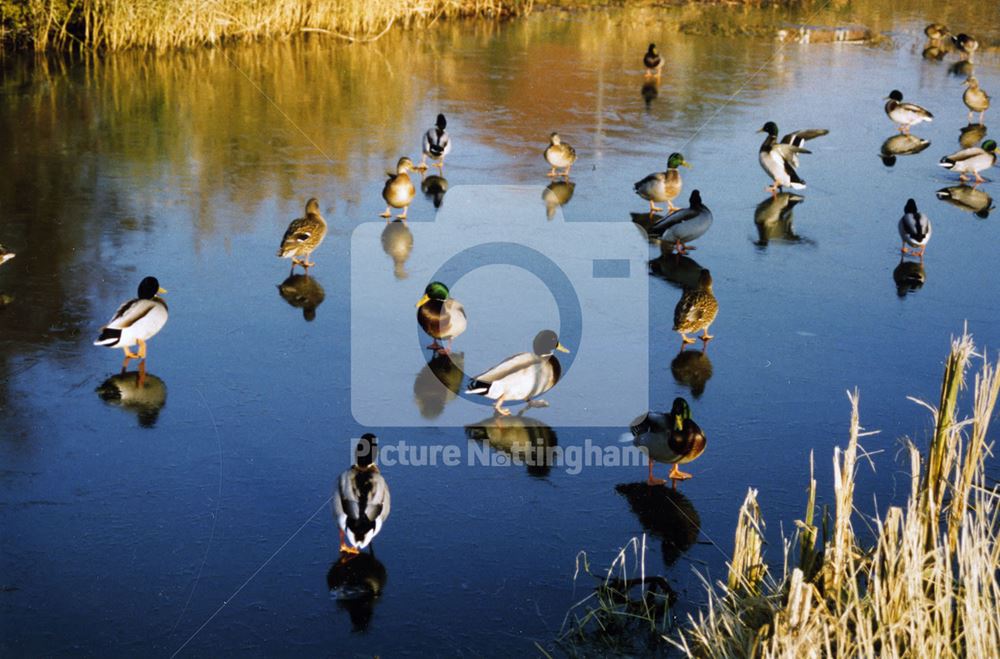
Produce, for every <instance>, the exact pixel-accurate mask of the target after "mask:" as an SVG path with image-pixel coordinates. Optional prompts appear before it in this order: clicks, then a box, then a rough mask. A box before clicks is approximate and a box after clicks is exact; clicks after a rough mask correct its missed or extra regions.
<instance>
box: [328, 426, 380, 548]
mask: <svg viewBox="0 0 1000 659" xmlns="http://www.w3.org/2000/svg"><path fill="white" fill-rule="evenodd" d="M377 451H378V438H376V437H375V435H373V434H371V433H365V434H364V435H362V436H361V439H360V440H359V441H358V444H357V447H355V449H354V465H352V466H351V467H350V468H348V469H347V470H345V471H344V472H343V473H342V474H340V477H339V478H338V479H337V488H336V490H334V493H333V516H334V517H335V518H336V520H337V526H339V527H340V551H341V552H343V553H345V554H357V553H359V552H360V551H361V550H362V549H364V548H365V547H367V546H368V545H369V543H371V541H372V538H374V537H375V536H377V535H378V533H379V531H381V530H382V524H384V523H385V520H386V519H387V518H388V517H389V503H390V497H389V486H388V485H387V484H386V482H385V479H384V478H382V474H381V473H380V472H379V470H378V466H377V465H376V464H375V458H376V453H377ZM345 536H346V537H347V543H345V542H344V537H345ZM348 543H350V544H348Z"/></svg>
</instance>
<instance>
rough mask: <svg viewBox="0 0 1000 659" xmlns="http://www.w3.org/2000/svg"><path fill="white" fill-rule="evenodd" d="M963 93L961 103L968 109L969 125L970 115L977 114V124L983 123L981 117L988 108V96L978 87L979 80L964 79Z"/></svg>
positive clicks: (974, 78)
mask: <svg viewBox="0 0 1000 659" xmlns="http://www.w3.org/2000/svg"><path fill="white" fill-rule="evenodd" d="M964 84H965V87H966V89H965V92H964V93H963V94H962V102H963V103H965V107H967V108H969V123H970V124H971V123H972V115H973V114H974V113H976V112H978V113H979V123H980V124H982V123H983V115H984V114H986V111H987V110H988V109H989V108H990V97H989V94H987V93H986V92H984V91H983V90H982V89H980V87H979V80H978V79H977V78H976V77H975V76H969V77H968V78H966V79H965V83H964Z"/></svg>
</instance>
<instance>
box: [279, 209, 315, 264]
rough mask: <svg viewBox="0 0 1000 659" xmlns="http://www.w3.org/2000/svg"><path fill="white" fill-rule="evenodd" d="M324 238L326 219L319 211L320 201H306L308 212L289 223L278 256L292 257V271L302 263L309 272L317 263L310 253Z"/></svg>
mask: <svg viewBox="0 0 1000 659" xmlns="http://www.w3.org/2000/svg"><path fill="white" fill-rule="evenodd" d="M324 238H326V220H324V219H323V216H322V215H321V214H320V212H319V201H317V200H316V199H315V198H313V199H310V200H309V201H307V202H306V214H305V215H304V216H303V217H300V218H298V219H295V220H292V221H291V222H290V223H289V224H288V229H286V230H285V235H284V236H282V237H281V245H280V246H279V247H278V256H279V257H280V258H283V259H287V258H290V259H292V272H295V266H297V265H301V266H302V269H303V270H305V271H306V272H309V268H311V267H313V266H314V265H316V264H315V263H313V262H312V261H310V260H309V255H310V254H312V253H313V252H314V251H316V248H317V247H319V246H320V243H322V242H323V239H324ZM300 256H301V257H302V258H301V259H300V258H299V257H300Z"/></svg>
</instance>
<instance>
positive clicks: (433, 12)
mask: <svg viewBox="0 0 1000 659" xmlns="http://www.w3.org/2000/svg"><path fill="white" fill-rule="evenodd" d="M532 5H533V0H313V1H312V2H302V1H301V0H256V1H254V2H245V1H243V0H170V1H169V2H161V1H160V0H0V41H4V42H6V43H8V44H10V43H12V42H16V43H19V44H21V45H24V44H26V43H30V45H31V47H33V48H34V49H35V50H36V51H45V50H52V49H80V50H83V49H93V50H106V51H118V50H124V49H129V48H140V49H152V50H165V49H172V48H191V47H197V46H211V45H216V44H219V43H223V42H231V41H246V40H254V39H263V38H282V37H289V36H293V35H297V34H301V33H305V32H308V33H316V34H324V35H329V36H331V37H333V38H339V39H346V40H349V41H370V40H374V39H376V38H378V37H379V36H381V35H382V34H384V33H385V32H387V31H388V30H389V29H391V28H392V27H393V26H404V27H411V26H425V25H430V24H432V23H434V22H436V21H438V20H441V19H448V18H456V17H464V16H479V17H490V18H503V17H508V16H518V15H523V14H527V13H529V12H530V11H531V8H532Z"/></svg>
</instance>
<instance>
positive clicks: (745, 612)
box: [671, 333, 1000, 658]
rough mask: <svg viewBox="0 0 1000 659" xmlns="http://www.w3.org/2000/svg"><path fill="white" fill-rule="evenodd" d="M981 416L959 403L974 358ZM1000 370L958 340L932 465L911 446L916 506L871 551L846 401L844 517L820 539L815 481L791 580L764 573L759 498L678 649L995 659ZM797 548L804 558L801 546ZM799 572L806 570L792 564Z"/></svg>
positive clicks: (889, 524) (884, 529)
mask: <svg viewBox="0 0 1000 659" xmlns="http://www.w3.org/2000/svg"><path fill="white" fill-rule="evenodd" d="M976 358H978V359H980V360H981V362H982V364H981V367H980V368H979V369H978V371H977V373H976V375H975V378H974V381H973V385H972V398H973V400H972V408H971V415H970V416H969V417H968V418H962V419H959V413H958V401H959V392H960V391H961V390H962V389H963V388H964V387H965V377H966V372H967V370H968V369H969V366H970V364H971V362H972V361H973V359H976ZM998 366H1000V364H992V365H991V364H990V362H989V361H988V360H987V359H986V357H985V355H976V353H975V347H974V345H973V342H972V339H971V337H970V336H969V335H968V333H964V334H963V335H962V336H961V337H959V338H957V339H954V340H953V341H952V345H951V352H950V354H949V356H948V359H947V361H946V364H945V374H944V378H943V382H942V386H941V397H940V400H939V401H938V405H937V406H932V405H930V404H927V403H923V402H922V401H918V402H920V403H921V404H922V405H923V406H925V407H927V408H928V409H929V410H930V411H931V413H932V414H933V415H934V420H935V431H934V435H933V438H932V440H931V443H930V447H929V449H928V452H927V455H926V456H925V457H923V458H922V456H921V454H920V451H919V450H918V449H917V447H916V446H914V445H913V443H912V442H907V445H906V451H907V452H908V455H909V460H910V467H911V482H910V494H909V496H908V500H907V502H906V504H905V505H903V506H901V507H891V508H889V509H888V511H887V512H886V513H885V515H884V516H883V517H878V516H877V517H876V518H875V520H874V535H875V539H874V543H873V544H872V543H871V542H869V543H863V542H862V541H860V540H859V538H858V537H857V535H856V534H855V533H854V529H853V526H852V518H853V517H854V511H855V508H854V475H855V469H856V465H857V459H858V457H859V451H861V449H860V444H859V438H860V437H862V436H864V433H861V432H860V424H859V419H858V395H857V393H856V392H855V393H853V394H849V397H850V401H851V426H850V429H851V430H850V436H849V439H848V443H847V448H846V449H845V450H843V451H841V450H840V449H839V448H838V449H836V450H835V452H834V491H835V497H836V506H835V512H834V514H833V519H832V520H830V519H824V520H823V524H822V527H823V528H822V540H821V541H819V542H817V539H818V538H819V537H820V529H819V528H817V526H816V525H815V524H814V520H813V517H814V515H813V509H814V507H815V497H816V483H815V480H813V481H812V482H811V485H810V489H809V494H808V507H807V511H806V515H805V519H804V520H801V521H799V522H798V523H797V525H798V527H799V531H798V532H797V534H796V537H795V538H794V540H793V541H792V542H786V543H785V547H784V549H785V554H784V560H785V567H784V574H783V576H782V577H781V578H780V579H778V580H775V579H771V578H770V577H769V576H768V575H767V572H766V568H765V567H764V566H765V562H764V556H763V553H762V548H763V533H762V521H761V519H760V511H759V508H758V505H757V493H756V491H755V490H750V492H749V493H748V494H747V497H746V500H745V501H744V503H743V505H742V506H741V508H740V513H739V521H738V524H737V529H736V547H735V552H734V558H733V561H732V562H731V563H730V566H729V575H728V580H727V582H726V583H724V584H723V583H719V584H717V587H715V588H713V587H711V586H710V585H708V584H707V583H706V587H707V589H708V598H709V599H708V607H707V609H706V610H705V611H704V612H702V613H700V614H699V615H698V616H697V617H696V618H695V617H691V618H689V626H688V627H687V629H685V630H683V631H682V632H681V633H680V635H679V637H678V638H677V639H672V640H671V642H672V643H674V644H675V645H676V646H677V647H678V648H680V649H681V650H682V651H683V652H685V653H686V654H688V655H689V656H697V657H719V658H723V657H819V656H831V657H832V656H841V657H875V656H879V657H998V656H1000V577H998V565H1000V542H998V532H1000V527H998V522H1000V519H998V492H997V490H996V489H989V488H987V486H986V480H985V477H984V460H985V458H986V457H987V456H988V455H989V454H990V446H991V444H990V443H989V442H988V441H987V430H988V428H989V421H990V417H991V415H992V414H993V410H994V406H995V405H996V401H997V394H998V391H1000V376H998ZM796 545H798V552H795V551H794V549H795V546H796ZM796 561H797V564H795V562H796Z"/></svg>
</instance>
